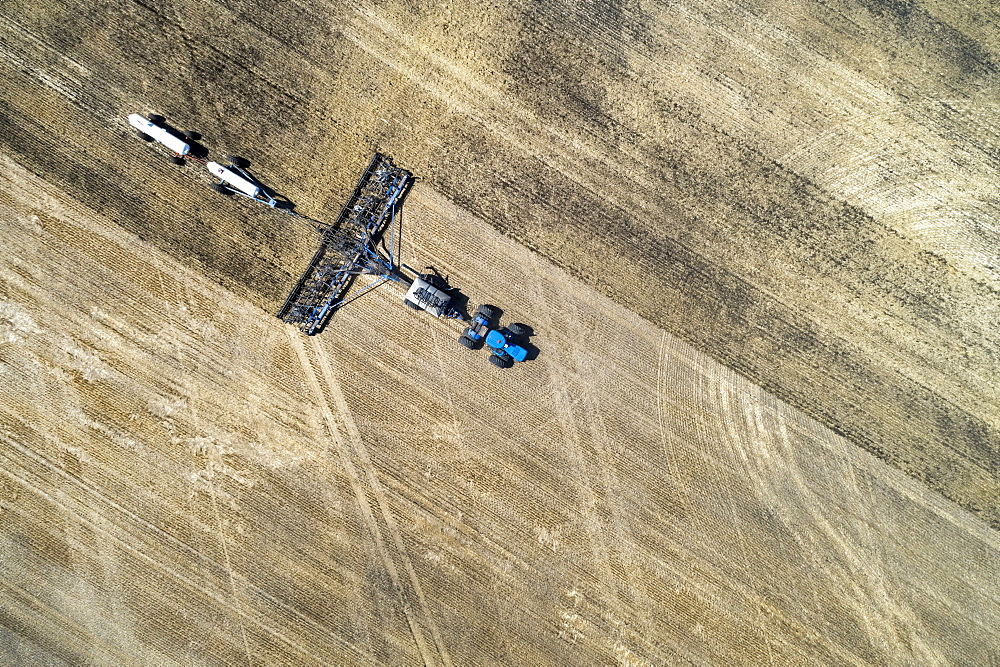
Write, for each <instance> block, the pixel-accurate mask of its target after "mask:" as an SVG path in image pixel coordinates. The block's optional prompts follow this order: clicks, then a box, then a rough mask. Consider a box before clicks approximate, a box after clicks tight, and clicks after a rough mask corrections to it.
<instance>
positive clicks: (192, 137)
mask: <svg viewBox="0 0 1000 667" xmlns="http://www.w3.org/2000/svg"><path fill="white" fill-rule="evenodd" d="M184 138H185V139H187V140H188V141H198V140H199V139H201V133H200V132H195V131H194V130H187V131H185V132H184Z"/></svg>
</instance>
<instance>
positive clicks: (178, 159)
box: [169, 155, 184, 165]
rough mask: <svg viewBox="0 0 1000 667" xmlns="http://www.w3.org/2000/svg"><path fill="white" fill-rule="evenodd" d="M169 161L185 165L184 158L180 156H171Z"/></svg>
mask: <svg viewBox="0 0 1000 667" xmlns="http://www.w3.org/2000/svg"><path fill="white" fill-rule="evenodd" d="M169 159H170V163H171V164H177V165H181V164H184V158H182V157H181V156H180V155H171V156H170V158H169Z"/></svg>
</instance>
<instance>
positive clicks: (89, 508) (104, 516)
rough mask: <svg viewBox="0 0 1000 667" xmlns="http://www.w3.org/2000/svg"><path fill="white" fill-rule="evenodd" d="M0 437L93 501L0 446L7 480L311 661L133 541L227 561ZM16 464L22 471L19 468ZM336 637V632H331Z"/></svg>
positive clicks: (273, 631)
mask: <svg viewBox="0 0 1000 667" xmlns="http://www.w3.org/2000/svg"><path fill="white" fill-rule="evenodd" d="M0 441H2V442H4V443H6V444H8V445H10V446H11V449H12V450H13V451H14V452H16V453H19V454H21V456H22V457H23V458H24V460H25V461H31V462H34V463H35V464H36V465H38V466H40V467H41V468H42V469H43V470H45V471H47V472H49V473H51V474H53V475H55V476H56V477H57V478H59V479H60V480H62V481H64V482H68V483H69V484H71V485H72V486H73V487H76V488H77V489H80V490H81V491H82V492H83V494H84V495H86V496H89V497H90V498H93V499H94V500H96V501H97V503H96V504H95V503H93V502H90V501H88V500H87V499H86V498H83V499H80V498H76V497H75V496H74V495H73V494H70V493H68V492H66V491H64V490H62V489H61V488H57V489H55V493H50V492H49V491H47V490H46V489H44V488H43V487H42V485H41V484H40V483H37V482H35V481H33V480H32V479H31V478H32V477H38V476H39V475H38V473H37V472H34V471H32V470H30V469H29V468H27V467H26V466H25V465H24V461H18V460H17V459H15V458H14V457H13V456H12V453H13V452H11V453H8V452H5V451H4V450H2V449H0V458H6V459H7V463H6V464H5V465H3V466H0V472H3V474H5V475H6V476H7V477H9V478H10V479H13V480H15V481H16V482H17V483H18V484H20V485H21V486H23V487H24V488H26V489H29V490H30V491H32V492H33V493H35V494H36V495H38V496H39V497H41V498H43V499H45V501H46V502H48V503H50V504H51V505H53V506H55V507H58V508H60V509H61V510H62V511H65V512H66V513H68V514H71V515H72V516H74V517H75V518H76V519H77V520H78V521H80V522H81V523H82V524H83V525H85V526H88V527H89V528H91V529H93V530H94V531H95V533H96V534H99V535H102V536H104V537H105V538H106V539H107V540H108V541H110V542H112V543H114V544H115V545H116V546H117V547H118V548H120V549H121V550H122V551H123V552H125V553H127V554H129V555H131V556H132V557H133V558H134V559H135V560H136V561H137V562H142V563H145V564H146V565H148V566H149V567H151V568H152V569H154V570H156V571H159V572H160V573H162V574H163V575H165V576H167V577H169V578H170V579H172V580H174V581H177V582H179V583H180V584H182V585H183V586H185V587H186V588H188V589H189V590H191V591H193V592H195V593H196V594H197V595H198V596H200V597H204V598H208V599H209V600H211V601H212V602H213V603H214V604H216V605H218V609H219V610H223V611H226V612H229V613H232V614H234V615H238V616H243V617H244V618H245V620H247V621H249V622H251V623H253V624H254V625H255V626H256V627H257V628H259V629H260V630H261V631H262V632H263V633H265V634H267V635H268V636H270V637H274V638H276V639H279V640H280V641H281V642H282V643H283V644H284V645H286V646H288V647H290V648H292V649H294V650H295V651H297V652H298V653H299V654H300V655H302V656H303V657H305V658H310V659H315V658H316V655H315V654H314V653H313V652H311V651H310V650H309V649H307V648H305V647H303V646H300V645H299V644H298V643H296V642H295V641H294V640H293V639H291V638H289V637H287V636H286V635H284V634H283V633H282V632H281V631H280V630H279V629H278V628H276V627H272V626H270V625H268V624H266V623H265V622H264V620H263V619H260V618H256V617H250V616H246V615H245V613H244V612H243V611H242V610H240V609H238V608H237V607H236V606H234V605H233V604H232V603H231V602H230V601H229V600H227V597H228V596H227V595H225V594H224V593H223V591H222V590H220V589H217V588H208V587H205V586H203V585H202V584H199V583H198V582H196V581H194V580H193V579H191V578H190V577H189V576H188V575H187V574H186V573H185V572H183V571H182V570H181V569H175V568H174V567H171V565H170V564H168V563H166V562H163V561H161V560H158V559H157V558H155V557H154V556H152V555H150V554H149V553H147V552H146V551H144V550H143V549H142V548H140V547H138V546H137V545H136V542H138V541H143V540H144V539H145V538H143V536H142V532H145V533H148V534H149V536H150V538H155V540H156V541H155V542H154V545H159V544H162V543H164V542H165V543H167V544H170V545H173V546H174V548H176V549H178V550H179V551H181V552H185V553H187V555H188V556H189V557H190V558H192V559H193V560H199V561H202V562H204V563H207V564H209V565H210V566H211V567H212V568H215V569H217V570H219V571H224V570H225V565H224V564H222V563H219V562H217V561H215V560H214V559H212V558H210V557H208V556H206V555H205V554H204V553H203V552H201V551H198V550H197V549H195V548H194V547H192V546H191V545H189V544H187V543H186V542H184V541H182V540H179V539H178V538H176V537H174V536H173V535H171V534H170V533H168V532H166V531H164V530H163V529H161V528H159V527H158V526H156V525H155V524H152V523H149V522H148V521H145V520H144V519H143V518H142V517H140V516H138V515H136V514H134V513H133V512H131V511H130V510H128V509H127V508H125V507H123V506H121V505H119V504H118V503H116V502H115V501H114V500H112V499H111V498H108V497H106V496H104V495H102V494H101V493H100V491H99V490H98V489H96V488H94V487H92V486H90V485H89V484H87V483H86V482H84V481H82V480H80V479H78V478H74V477H72V476H71V475H69V473H67V472H66V471H65V470H64V469H63V467H62V466H60V465H58V464H56V463H53V462H52V461H50V460H49V459H48V458H47V457H45V456H44V455H43V454H41V453H39V452H36V451H34V450H31V449H29V448H27V447H25V446H23V445H21V444H20V443H18V442H17V441H14V440H11V439H10V438H8V437H5V436H4V435H3V434H2V433H0ZM18 468H20V471H18V470H17V469H18ZM98 505H104V506H107V507H108V508H110V509H111V510H112V512H113V513H114V514H118V515H120V516H122V517H124V518H125V519H126V521H127V522H128V523H131V524H133V525H134V526H135V527H136V528H137V529H138V531H141V532H132V531H128V530H125V529H123V527H122V524H120V523H118V522H116V521H114V520H113V519H112V518H110V516H109V514H108V513H106V512H105V513H101V512H99V511H98V509H97V507H98ZM123 533H124V534H125V535H129V534H130V533H131V536H132V539H128V538H127V537H123V535H122V534H123ZM254 593H255V594H256V595H260V596H261V597H265V598H267V599H268V600H269V601H270V602H272V603H273V604H275V605H276V606H278V607H280V608H281V610H282V611H283V612H284V613H287V614H289V615H291V616H293V617H295V619H296V621H297V622H299V623H302V624H303V625H308V626H312V627H313V628H315V629H316V630H317V632H319V633H322V635H323V636H324V637H329V636H331V635H330V633H329V628H324V627H320V626H318V625H317V624H316V623H315V622H314V621H312V620H311V619H309V618H307V617H305V616H303V615H301V614H300V613H299V612H298V611H296V610H295V609H292V608H290V607H287V606H286V605H284V604H283V603H281V602H280V601H278V600H275V599H273V598H271V597H270V596H269V595H268V594H267V593H266V592H264V591H262V590H259V589H254ZM333 636H334V637H336V635H333ZM337 640H338V646H339V648H340V649H341V650H346V651H350V652H352V653H355V654H357V655H359V656H360V657H363V658H367V657H370V656H365V655H364V654H362V652H360V651H358V649H357V648H356V647H354V646H352V645H350V644H347V643H346V642H344V641H343V640H341V639H340V638H337Z"/></svg>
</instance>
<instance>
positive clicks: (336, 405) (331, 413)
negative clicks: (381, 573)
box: [286, 327, 451, 665]
mask: <svg viewBox="0 0 1000 667" xmlns="http://www.w3.org/2000/svg"><path fill="white" fill-rule="evenodd" d="M286 331H287V333H288V339H289V342H290V344H291V347H292V349H293V350H294V352H295V354H296V356H297V357H298V359H299V362H300V363H301V365H302V370H303V372H304V376H305V379H306V382H307V383H308V384H309V386H310V387H311V388H312V390H313V392H314V393H315V395H316V399H317V401H318V405H319V408H320V410H321V411H322V413H323V418H324V420H325V421H326V425H327V429H328V430H329V432H330V436H331V438H332V440H333V444H334V445H335V447H336V449H337V455H338V458H339V459H340V460H341V462H342V463H343V466H344V472H345V473H346V474H347V477H348V480H349V481H350V484H351V488H352V489H353V490H354V494H355V497H356V498H357V501H358V509H359V510H360V512H361V515H362V518H363V519H364V522H365V524H366V525H367V526H368V529H369V531H370V532H371V535H372V541H373V543H374V546H375V549H376V550H377V551H378V553H379V556H380V557H381V559H382V563H383V565H384V566H385V569H386V572H387V573H388V574H389V577H390V578H391V580H392V583H393V588H395V590H396V594H397V596H398V598H399V603H400V606H401V607H402V609H403V613H404V615H405V616H406V621H407V625H408V626H409V628H410V633H411V634H412V635H413V641H414V643H415V644H416V647H417V651H418V653H419V654H420V657H421V660H422V661H423V663H424V664H425V665H435V664H437V662H438V661H437V660H435V658H434V655H433V652H432V648H431V646H429V645H428V643H427V640H426V639H425V637H424V632H423V631H422V629H421V625H423V626H424V627H426V628H428V630H429V632H430V633H431V636H432V638H433V641H434V644H435V647H436V649H437V652H438V655H439V656H440V658H441V662H443V663H444V664H445V665H450V664H451V659H450V657H449V655H448V652H447V650H446V649H445V647H444V642H443V641H442V640H441V636H440V634H439V632H438V630H437V626H436V625H435V624H434V621H433V619H432V617H431V614H430V613H429V611H428V609H427V604H426V599H425V597H424V594H423V590H422V588H421V587H420V582H419V581H418V580H417V577H416V573H415V571H414V569H413V565H412V563H411V562H410V560H409V558H408V557H407V556H406V551H405V545H404V544H403V540H402V536H401V534H400V532H399V527H398V525H397V524H396V522H395V519H394V518H393V517H392V510H391V508H390V507H389V503H388V500H387V498H386V496H385V492H384V491H383V489H382V486H381V484H380V483H379V481H378V477H377V473H376V471H375V468H374V466H373V464H372V462H371V459H370V458H369V457H368V453H367V451H366V449H365V446H364V443H363V441H362V440H361V434H360V432H359V431H358V428H357V425H356V424H355V423H354V420H353V418H352V417H351V415H350V411H349V407H348V405H347V400H346V399H345V398H344V395H343V393H342V391H341V389H340V383H339V382H338V381H337V380H336V378H335V377H334V376H333V372H332V370H331V368H330V362H329V359H328V358H327V357H326V354H325V352H324V351H323V348H322V345H321V344H320V343H319V341H318V340H316V339H315V338H313V339H312V340H311V347H312V351H313V354H314V355H315V363H314V362H313V361H312V360H310V358H309V355H308V353H307V351H306V348H305V345H304V344H303V342H302V340H301V338H300V335H299V333H298V332H296V331H294V330H293V329H292V327H286ZM317 367H318V369H319V372H318V373H317V370H316V369H317ZM320 378H322V381H321V379H320ZM324 385H325V387H324ZM331 403H332V405H331ZM335 409H336V412H335ZM338 413H339V416H340V419H339V420H338V419H337V416H336V414H338ZM355 461H357V465H356V464H355ZM358 467H360V468H361V469H362V470H363V471H364V474H365V477H366V478H367V480H366V481H367V485H366V484H365V483H364V481H362V478H361V475H360V474H359V473H358ZM369 490H370V492H371V494H372V495H373V496H374V504H375V505H377V507H378V511H379V514H380V516H381V518H382V521H383V522H384V523H385V525H386V530H387V531H388V532H389V533H390V536H391V539H392V547H394V548H395V549H396V551H397V552H398V553H397V555H396V557H395V558H399V559H400V560H401V561H402V569H403V570H404V571H405V574H406V576H407V579H408V581H407V583H408V584H409V586H410V587H411V588H412V593H410V592H409V591H407V590H406V588H405V587H404V584H403V579H402V576H401V575H400V567H398V566H397V564H396V559H395V558H394V556H393V554H392V553H391V552H390V544H389V542H388V541H387V540H386V538H385V536H384V535H383V532H382V529H381V528H380V527H379V522H378V520H377V519H376V516H375V513H374V512H373V511H372V503H371V501H369V499H368V494H369ZM411 597H414V598H416V600H417V605H418V606H417V609H416V610H414V608H413V605H411V603H410V598H411ZM418 613H419V617H418Z"/></svg>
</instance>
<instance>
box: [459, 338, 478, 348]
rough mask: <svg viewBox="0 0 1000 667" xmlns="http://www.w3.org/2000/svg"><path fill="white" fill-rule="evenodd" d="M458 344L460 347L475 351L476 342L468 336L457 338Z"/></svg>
mask: <svg viewBox="0 0 1000 667" xmlns="http://www.w3.org/2000/svg"><path fill="white" fill-rule="evenodd" d="M458 342H459V343H460V344H461V345H462V347H467V348H469V349H470V350H474V349H476V341H474V340H472V339H471V338H469V337H468V336H459V337H458Z"/></svg>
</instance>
